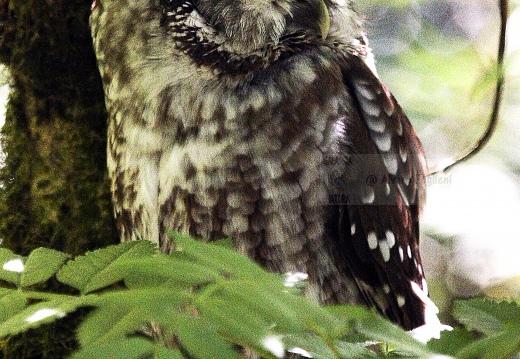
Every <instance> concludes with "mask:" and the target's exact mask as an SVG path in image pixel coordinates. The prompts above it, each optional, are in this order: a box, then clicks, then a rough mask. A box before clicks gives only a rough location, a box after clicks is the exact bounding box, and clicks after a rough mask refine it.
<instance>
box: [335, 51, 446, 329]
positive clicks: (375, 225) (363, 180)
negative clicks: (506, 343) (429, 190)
mask: <svg viewBox="0 0 520 359" xmlns="http://www.w3.org/2000/svg"><path fill="white" fill-rule="evenodd" d="M347 63H348V65H346V66H345V68H344V69H343V77H344V83H345V85H346V86H347V87H348V89H349V92H350V94H351V95H352V97H353V106H354V108H355V111H353V112H354V113H353V114H352V115H349V116H347V117H346V118H344V119H342V120H341V121H343V124H342V127H343V131H344V135H343V136H340V153H342V154H343V156H344V157H343V161H344V165H343V166H344V167H343V170H342V172H343V174H342V179H343V181H344V182H345V183H344V184H345V185H344V186H342V187H343V188H344V189H345V190H346V191H347V196H346V197H345V198H346V199H347V200H346V202H345V203H340V205H339V206H338V208H337V236H338V243H339V248H340V249H339V252H340V256H341V259H343V262H344V264H345V265H346V266H347V267H348V268H347V269H348V270H350V272H351V273H352V274H353V276H354V278H355V279H356V282H357V284H358V286H359V288H360V290H361V292H362V293H363V294H364V296H365V299H366V300H367V301H368V302H369V303H371V304H373V305H374V306H376V307H377V308H378V309H379V310H380V311H381V312H382V313H383V314H384V315H386V316H387V317H389V318H390V319H392V320H394V321H395V322H397V323H399V324H400V325H401V326H403V327H404V328H406V329H413V328H416V327H419V326H422V325H424V324H426V322H427V321H428V318H427V317H428V316H429V315H430V314H431V313H430V312H436V310H437V309H436V307H435V305H434V304H433V303H432V302H431V300H429V298H428V296H427V293H428V290H427V287H426V281H425V280H424V275H423V268H422V263H421V256H420V254H419V248H418V245H419V222H418V221H419V212H420V210H421V206H422V202H423V200H424V196H425V195H424V192H425V173H426V166H425V159H424V153H423V150H422V147H421V144H420V142H419V140H418V138H417V136H416V134H415V132H414V131H413V129H412V127H411V124H410V122H409V121H408V118H407V117H406V115H405V114H404V112H403V110H402V109H401V107H400V106H399V104H398V103H397V101H396V100H395V98H394V97H393V96H392V95H391V94H390V92H389V91H388V90H387V88H386V87H385V86H384V85H383V84H382V83H381V81H380V80H379V78H378V77H377V76H376V75H374V73H373V72H372V71H371V70H370V68H369V67H368V66H367V65H366V63H365V62H364V61H363V60H362V59H361V58H359V57H357V56H351V58H349V61H348V62H347ZM349 134H356V135H355V136H352V135H349ZM433 315H434V317H435V319H436V316H435V313H433Z"/></svg>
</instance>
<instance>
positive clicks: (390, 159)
mask: <svg viewBox="0 0 520 359" xmlns="http://www.w3.org/2000/svg"><path fill="white" fill-rule="evenodd" d="M381 157H382V158H383V162H384V163H385V167H386V169H387V170H388V172H389V173H390V174H393V175H395V174H397V169H398V168H399V164H398V163H397V158H396V156H395V153H392V152H386V153H382V154H381Z"/></svg>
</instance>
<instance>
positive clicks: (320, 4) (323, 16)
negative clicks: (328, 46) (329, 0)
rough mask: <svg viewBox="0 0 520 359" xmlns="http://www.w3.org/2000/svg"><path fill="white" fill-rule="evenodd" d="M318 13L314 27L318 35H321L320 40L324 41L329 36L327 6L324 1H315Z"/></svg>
mask: <svg viewBox="0 0 520 359" xmlns="http://www.w3.org/2000/svg"><path fill="white" fill-rule="evenodd" d="M315 1H316V6H317V9H316V10H317V12H318V18H317V22H316V27H317V30H318V33H319V34H320V35H321V38H322V39H326V38H327V35H328V34H329V29H330V15H329V9H327V5H326V4H325V0H315Z"/></svg>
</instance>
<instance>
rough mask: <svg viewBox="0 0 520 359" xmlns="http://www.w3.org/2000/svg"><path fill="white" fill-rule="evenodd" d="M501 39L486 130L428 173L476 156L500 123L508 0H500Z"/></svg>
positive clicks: (442, 170) (436, 171)
mask: <svg viewBox="0 0 520 359" xmlns="http://www.w3.org/2000/svg"><path fill="white" fill-rule="evenodd" d="M499 6H500V39H499V43H498V56H497V83H496V87H495V99H494V102H493V110H492V111H491V116H490V118H489V123H488V126H487V128H486V131H485V132H484V133H483V134H482V136H481V137H480V138H479V139H478V141H477V142H475V143H474V144H473V145H472V146H470V147H469V148H467V149H466V150H465V151H464V152H461V153H460V154H458V155H457V156H454V157H450V158H448V159H446V160H444V161H442V162H444V163H446V162H447V164H441V165H438V166H437V167H436V168H432V169H430V171H429V173H428V175H433V174H436V173H439V172H446V171H448V170H449V169H451V168H452V167H453V166H455V165H457V164H459V163H461V162H464V161H467V160H468V159H470V158H471V157H473V156H475V155H476V154H477V153H478V152H480V150H482V148H484V146H485V145H486V144H487V143H488V141H489V139H490V138H491V136H492V135H493V133H494V132H495V129H496V127H497V124H498V113H499V108H500V103H501V102H502V93H503V90H504V57H505V49H506V28H507V17H508V15H509V4H508V1H507V0H500V1H499Z"/></svg>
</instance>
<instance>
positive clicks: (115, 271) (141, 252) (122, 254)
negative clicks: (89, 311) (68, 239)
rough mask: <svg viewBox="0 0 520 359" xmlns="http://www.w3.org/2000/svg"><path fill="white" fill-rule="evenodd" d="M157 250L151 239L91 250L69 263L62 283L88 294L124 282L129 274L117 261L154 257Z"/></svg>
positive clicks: (64, 271) (60, 273) (59, 278)
mask: <svg viewBox="0 0 520 359" xmlns="http://www.w3.org/2000/svg"><path fill="white" fill-rule="evenodd" d="M154 253H156V248H155V245H154V244H153V243H151V242H148V241H136V242H128V243H123V244H119V245H114V246H109V247H106V248H102V249H98V250H96V251H93V252H87V253H86V254H85V255H84V256H80V257H77V258H76V259H75V260H73V261H70V262H68V263H67V265H65V266H64V267H63V268H62V269H61V270H60V271H59V272H58V275H57V278H58V280H59V281H60V282H62V283H64V284H67V285H70V286H71V287H73V288H76V289H78V290H79V291H80V292H81V293H82V294H86V293H89V292H93V291H95V290H98V289H102V288H105V287H107V286H110V285H112V284H115V283H117V282H119V281H121V280H122V279H123V277H124V274H125V273H123V272H122V271H121V269H120V268H118V267H117V265H116V264H118V263H120V262H124V261H125V260H129V259H134V258H141V257H146V256H151V255H153V254H154Z"/></svg>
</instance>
